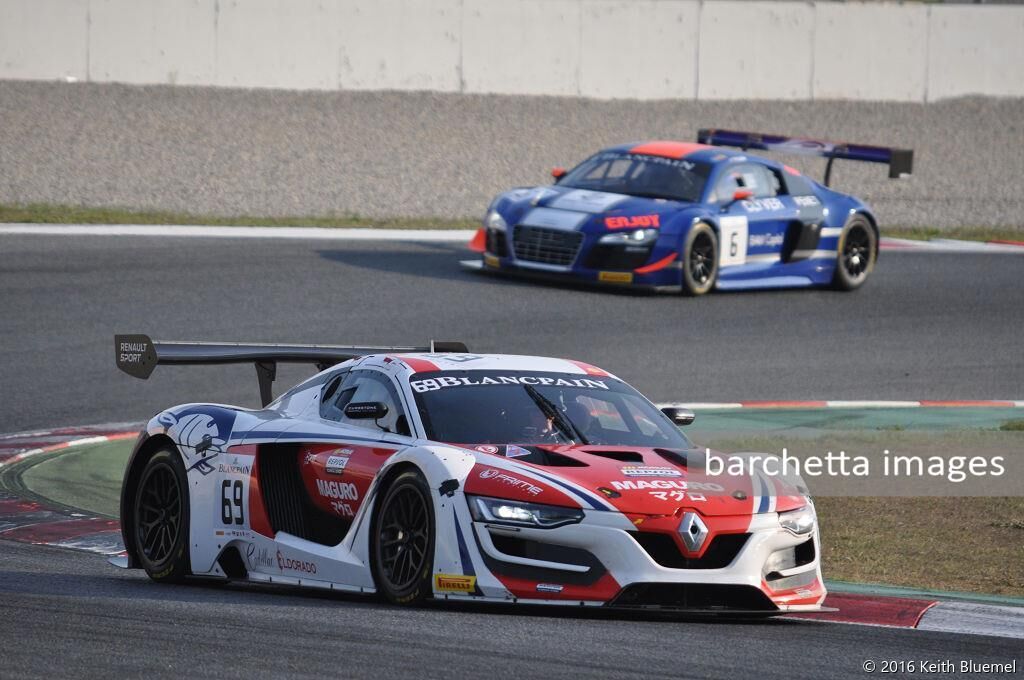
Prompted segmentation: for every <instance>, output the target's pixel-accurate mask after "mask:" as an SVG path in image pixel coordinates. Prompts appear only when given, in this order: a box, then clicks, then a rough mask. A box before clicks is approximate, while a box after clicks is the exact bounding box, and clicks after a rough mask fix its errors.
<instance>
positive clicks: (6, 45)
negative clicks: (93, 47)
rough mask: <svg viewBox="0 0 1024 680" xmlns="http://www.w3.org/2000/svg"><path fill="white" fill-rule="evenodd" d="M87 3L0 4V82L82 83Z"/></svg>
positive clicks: (37, 0)
mask: <svg viewBox="0 0 1024 680" xmlns="http://www.w3.org/2000/svg"><path fill="white" fill-rule="evenodd" d="M88 26H89V2H88V0H0V79H10V80H14V79H18V80H53V79H68V80H70V79H74V80H85V79H86V78H87V77H88V75H89V40H88V38H89V31H88Z"/></svg>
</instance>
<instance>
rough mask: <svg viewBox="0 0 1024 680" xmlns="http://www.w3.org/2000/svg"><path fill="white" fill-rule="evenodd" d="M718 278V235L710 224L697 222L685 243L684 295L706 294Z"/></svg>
mask: <svg viewBox="0 0 1024 680" xmlns="http://www.w3.org/2000/svg"><path fill="white" fill-rule="evenodd" d="M717 278H718V235H717V234H715V230H714V229H712V228H711V226H710V225H708V224H705V223H704V222H701V223H699V224H695V225H694V226H693V228H692V229H690V232H689V233H688V234H687V235H686V241H685V243H684V244H683V295H689V296H696V295H704V294H705V293H707V292H708V291H709V290H711V289H712V288H714V286H715V281H716V279H717Z"/></svg>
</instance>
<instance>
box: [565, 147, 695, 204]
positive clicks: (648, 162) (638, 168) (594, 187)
mask: <svg viewBox="0 0 1024 680" xmlns="http://www.w3.org/2000/svg"><path fill="white" fill-rule="evenodd" d="M710 174H711V166H710V165H708V164H707V163H697V162H694V161H688V160H684V159H679V158H663V157H661V156H645V155H642V154H632V153H622V152H617V151H604V152H602V153H599V154H597V155H596V156H593V157H592V158H589V159H588V160H585V161H583V162H582V163H580V164H579V165H578V166H576V167H575V168H573V170H572V171H570V172H569V174H567V175H566V176H565V177H563V178H562V180H561V181H560V182H559V183H558V186H563V187H571V188H574V189H588V190H590V191H607V192H611V193H618V194H629V195H631V196H644V197H648V198H668V199H672V200H674V201H689V202H692V203H695V202H697V201H699V200H700V198H701V196H702V195H703V193H704V185H705V184H706V183H707V180H708V176H709V175H710Z"/></svg>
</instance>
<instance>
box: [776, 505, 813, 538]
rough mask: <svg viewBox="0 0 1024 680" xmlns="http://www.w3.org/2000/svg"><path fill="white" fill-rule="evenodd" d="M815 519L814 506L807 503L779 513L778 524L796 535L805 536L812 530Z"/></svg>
mask: <svg viewBox="0 0 1024 680" xmlns="http://www.w3.org/2000/svg"><path fill="white" fill-rule="evenodd" d="M816 521H817V518H816V517H815V515H814V506H813V505H811V504H809V503H808V504H807V505H805V506H804V507H802V508H799V509H797V510H790V511H789V512H780V513H779V524H781V525H782V528H783V529H786V530H787V531H789V532H790V533H792V534H795V535H797V536H806V535H807V534H809V533H811V532H812V531H814V523H815V522H816Z"/></svg>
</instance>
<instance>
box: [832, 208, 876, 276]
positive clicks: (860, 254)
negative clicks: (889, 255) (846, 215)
mask: <svg viewBox="0 0 1024 680" xmlns="http://www.w3.org/2000/svg"><path fill="white" fill-rule="evenodd" d="M877 257H878V236H877V235H876V234H875V230H874V227H872V226H871V223H870V222H868V220H867V218H865V217H864V216H863V215H854V216H853V217H851V218H850V220H849V221H848V222H847V223H846V225H845V226H844V227H843V231H842V233H841V234H840V235H839V246H838V248H836V272H835V274H834V275H833V277H832V285H833V286H835V287H836V288H838V289H839V290H854V289H856V288H860V286H861V285H862V284H863V283H864V282H865V281H866V280H867V278H868V275H869V274H871V272H872V270H873V269H874V268H875V259H876V258H877Z"/></svg>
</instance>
